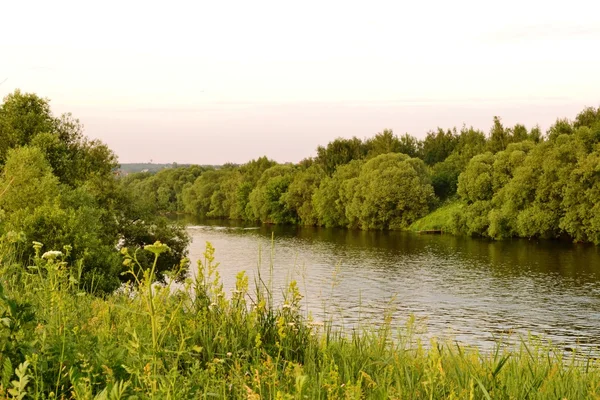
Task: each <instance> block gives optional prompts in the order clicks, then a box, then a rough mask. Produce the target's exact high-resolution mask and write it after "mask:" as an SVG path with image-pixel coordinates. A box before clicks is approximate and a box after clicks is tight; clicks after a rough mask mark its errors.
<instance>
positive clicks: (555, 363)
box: [0, 243, 600, 400]
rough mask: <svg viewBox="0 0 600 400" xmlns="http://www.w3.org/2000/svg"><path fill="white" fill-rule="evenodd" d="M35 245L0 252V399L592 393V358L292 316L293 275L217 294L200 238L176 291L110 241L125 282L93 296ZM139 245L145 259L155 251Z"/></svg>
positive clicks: (527, 344)
mask: <svg viewBox="0 0 600 400" xmlns="http://www.w3.org/2000/svg"><path fill="white" fill-rule="evenodd" d="M36 246H37V247H36V256H35V258H34V259H33V260H32V262H31V265H28V266H23V265H20V264H18V263H16V262H14V259H13V258H12V257H11V251H12V250H6V249H5V250H4V251H3V252H2V254H1V256H2V259H1V261H0V276H1V278H0V279H1V281H0V283H1V285H0V318H1V319H0V321H1V324H0V398H17V399H57V398H61V399H70V398H74V399H110V400H116V399H133V398H136V399H147V398H148V399H191V398H227V399H238V398H239V399H363V398H373V399H421V398H422V399H442V398H444V399H446V398H448V399H562V398H566V399H586V398H600V369H599V365H598V362H597V361H596V360H593V359H590V358H584V357H569V358H565V357H564V356H563V353H562V352H561V351H558V350H556V349H554V348H552V347H549V346H546V345H544V344H542V343H541V342H535V341H532V340H528V341H524V342H523V343H521V345H520V347H518V348H516V349H513V350H512V351H510V350H507V349H505V348H502V347H500V346H498V347H497V349H496V351H495V352H491V353H487V352H486V353H480V352H478V351H477V350H476V349H465V348H462V347H460V346H457V345H455V344H452V343H450V342H436V341H432V342H431V343H428V344H427V346H424V345H421V344H419V343H418V342H417V344H416V345H415V341H414V340H413V338H411V336H410V333H409V331H408V330H400V331H399V332H397V331H395V330H394V329H392V326H393V325H392V320H391V313H390V314H386V315H384V316H383V317H382V318H383V319H382V321H381V322H382V323H381V325H380V326H379V327H373V328H370V329H364V330H362V331H361V332H352V333H343V332H340V331H336V330H334V329H332V328H331V327H330V326H329V325H328V324H326V325H324V326H323V325H321V324H317V323H314V322H312V321H310V319H308V318H305V317H303V316H302V314H301V312H300V304H301V300H302V295H301V294H300V292H299V290H298V287H297V285H296V283H295V282H293V281H292V282H291V283H290V285H289V286H288V288H287V290H286V292H285V296H284V301H283V304H281V305H279V306H276V305H275V304H274V303H273V301H272V297H271V293H270V288H269V287H268V284H265V283H263V281H262V279H260V280H257V281H256V282H255V283H254V285H253V286H254V288H253V289H252V290H250V286H251V285H250V283H249V280H248V277H247V275H246V274H245V273H243V272H241V273H239V274H238V275H237V282H236V287H235V290H234V291H233V292H232V293H231V294H230V295H228V294H226V293H224V291H223V285H222V284H221V281H220V277H219V273H218V264H217V263H216V262H215V258H214V249H213V248H212V246H211V245H210V244H207V247H206V251H205V253H204V258H203V260H201V262H200V263H199V273H198V274H197V276H196V277H194V278H193V279H188V280H187V281H185V283H184V284H183V287H181V288H176V287H174V286H171V285H166V286H161V285H156V284H152V283H151V282H152V278H153V271H152V270H150V271H141V270H140V268H139V265H138V264H137V263H136V254H135V253H130V252H128V251H127V250H124V251H123V255H124V263H125V264H126V265H127V266H128V268H129V274H131V275H132V276H133V280H134V282H135V284H133V285H130V286H127V287H123V288H122V290H120V291H119V292H118V293H115V294H112V295H110V296H106V297H104V298H101V297H96V296H94V295H92V294H89V292H88V291H86V290H84V289H85V288H82V287H80V284H79V278H78V271H79V269H78V268H77V267H76V266H71V265H67V264H66V263H64V262H63V261H62V258H63V257H62V256H61V254H59V253H58V252H47V253H43V254H42V252H41V245H39V244H36ZM64 250H65V252H67V251H69V249H68V248H67V249H64ZM146 251H151V252H152V253H154V255H155V259H156V258H157V257H160V254H161V252H164V251H168V249H167V248H166V246H164V245H161V244H160V243H156V244H155V245H152V246H147V249H146ZM88 289H89V288H88Z"/></svg>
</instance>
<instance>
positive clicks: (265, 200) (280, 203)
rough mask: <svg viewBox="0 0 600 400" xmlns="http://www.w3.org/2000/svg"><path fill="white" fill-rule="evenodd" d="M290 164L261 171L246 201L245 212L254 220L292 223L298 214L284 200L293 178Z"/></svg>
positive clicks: (292, 169)
mask: <svg viewBox="0 0 600 400" xmlns="http://www.w3.org/2000/svg"><path fill="white" fill-rule="evenodd" d="M295 172H296V171H295V169H294V167H293V166H291V165H276V166H274V167H271V168H269V169H267V170H266V171H265V172H263V174H262V176H261V177H260V179H259V180H258V182H257V184H256V187H255V188H254V189H253V190H252V192H251V193H250V196H249V201H248V206H247V208H248V210H247V214H248V215H251V216H252V218H253V219H254V220H258V221H261V222H264V223H273V224H293V223H296V222H298V216H297V214H296V213H295V212H294V210H292V209H290V208H289V207H288V205H287V204H286V202H285V194H286V192H287V190H288V188H289V186H290V184H291V183H292V181H293V179H294V174H295Z"/></svg>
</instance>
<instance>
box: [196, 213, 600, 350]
mask: <svg viewBox="0 0 600 400" xmlns="http://www.w3.org/2000/svg"><path fill="white" fill-rule="evenodd" d="M188 222H189V221H188ZM192 222H195V225H190V226H189V228H188V229H189V232H190V233H191V235H192V238H193V243H192V245H191V247H190V257H191V258H192V260H195V259H197V258H199V257H200V255H201V253H202V251H203V250H204V244H205V242H206V241H210V242H211V243H212V244H213V245H214V247H215V248H216V258H217V260H218V261H219V262H220V263H221V266H220V271H221V276H222V277H223V281H224V282H223V283H224V286H225V288H226V289H227V290H231V289H232V288H233V286H234V283H235V274H236V273H237V272H239V271H240V270H246V271H247V272H248V274H249V275H250V276H252V275H253V274H254V273H255V272H256V271H257V269H258V268H260V269H261V270H262V271H263V274H264V273H266V272H268V270H269V263H270V260H271V258H272V260H273V287H274V288H275V290H274V293H275V294H276V295H278V296H280V295H281V293H282V290H283V288H284V287H285V285H286V283H287V282H289V281H290V280H291V279H296V280H297V281H298V283H299V285H300V287H301V289H302V291H303V293H304V294H305V299H304V300H303V302H304V304H305V305H306V307H307V309H308V310H309V311H310V312H311V313H312V314H313V316H315V318H317V319H322V318H327V319H329V318H331V319H333V321H334V323H335V324H337V325H343V326H345V327H353V326H356V324H359V323H362V324H367V323H369V324H371V323H378V322H380V321H381V320H382V315H383V313H384V312H385V311H386V310H390V309H391V310H395V311H394V318H395V321H397V323H398V324H403V323H404V321H406V319H407V317H408V316H409V315H415V316H416V317H417V319H418V320H419V321H421V322H422V323H423V324H422V325H423V326H426V327H427V332H426V333H424V335H425V336H427V335H431V336H438V337H439V336H446V337H452V338H454V339H456V340H458V341H462V342H465V343H468V344H474V345H481V346H485V345H486V344H488V345H489V343H491V341H492V340H493V338H494V336H497V335H503V334H505V333H506V332H514V333H515V334H527V333H528V332H531V333H533V334H539V335H544V336H545V337H548V338H550V339H552V340H553V341H554V342H557V343H561V344H562V345H564V346H571V347H572V346H576V345H578V344H579V345H580V346H582V347H586V346H596V345H599V344H600V275H599V274H600V252H599V250H598V248H597V247H595V246H589V245H574V244H571V243H564V242H554V241H540V242H535V241H528V240H507V241H502V242H491V241H487V240H478V239H471V238H466V237H456V236H450V235H416V234H412V233H408V232H379V231H374V232H363V231H353V230H343V229H324V228H303V227H294V226H291V227H289V226H285V227H284V226H268V225H263V226H260V227H255V226H251V225H247V224H239V223H231V222H229V221H216V222H215V221H201V222H200V223H199V222H198V221H192ZM271 237H273V243H271ZM272 244H273V251H272V254H271V245H272ZM259 252H260V253H261V258H262V262H259Z"/></svg>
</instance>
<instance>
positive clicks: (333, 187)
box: [312, 160, 363, 228]
mask: <svg viewBox="0 0 600 400" xmlns="http://www.w3.org/2000/svg"><path fill="white" fill-rule="evenodd" d="M362 164H363V161H361V160H353V161H351V162H349V163H348V164H346V165H340V166H339V167H338V168H337V169H336V170H335V173H334V174H333V175H332V176H331V177H328V176H326V177H324V178H323V179H322V180H321V184H320V185H319V187H318V188H317V190H315V193H314V194H313V197H312V203H313V208H314V211H315V216H316V218H317V221H318V224H319V225H322V226H326V227H328V228H331V227H347V226H348V224H349V222H350V221H348V218H347V217H346V207H347V206H348V204H349V202H350V200H351V198H352V196H353V192H352V188H353V187H354V181H355V180H356V179H357V178H358V174H359V172H360V168H361V166H362Z"/></svg>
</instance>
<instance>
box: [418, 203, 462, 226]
mask: <svg viewBox="0 0 600 400" xmlns="http://www.w3.org/2000/svg"><path fill="white" fill-rule="evenodd" d="M462 207H464V206H463V205H462V204H461V203H460V202H458V201H454V202H451V203H447V204H444V205H442V206H441V207H439V208H437V209H436V210H435V211H433V212H431V213H429V214H427V215H426V216H424V217H423V218H421V219H418V220H416V221H415V222H413V223H412V224H411V225H410V227H409V230H411V231H430V230H441V231H443V232H449V233H451V232H452V216H453V215H454V214H456V213H459V212H460V211H461V208H462Z"/></svg>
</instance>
